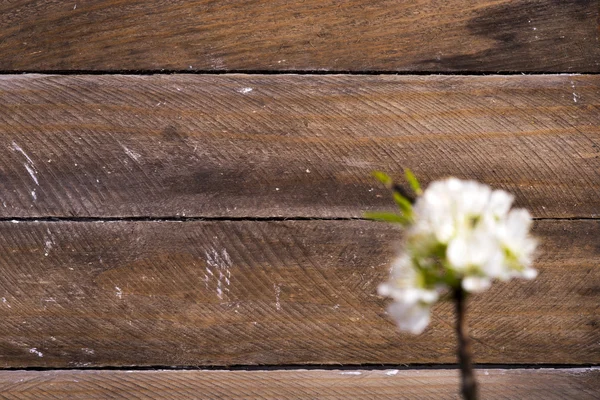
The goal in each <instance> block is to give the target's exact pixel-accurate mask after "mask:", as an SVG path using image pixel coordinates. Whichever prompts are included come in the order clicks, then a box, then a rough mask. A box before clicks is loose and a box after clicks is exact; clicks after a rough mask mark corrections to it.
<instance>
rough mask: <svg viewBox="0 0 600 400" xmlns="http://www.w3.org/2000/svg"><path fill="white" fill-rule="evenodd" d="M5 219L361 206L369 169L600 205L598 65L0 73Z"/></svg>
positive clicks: (378, 200) (552, 208)
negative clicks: (417, 70)
mask: <svg viewBox="0 0 600 400" xmlns="http://www.w3.org/2000/svg"><path fill="white" fill-rule="evenodd" d="M0 98H1V101H0V181H1V182H2V191H1V192H0V200H2V203H1V204H0V217H5V218H6V217H44V216H67V217H71V216H73V217H121V216H149V217H163V216H200V217H223V216H226V217H273V216H283V217H361V216H362V214H363V212H364V211H366V210H374V209H391V207H392V204H393V202H392V201H391V200H390V196H389V193H388V192H387V191H386V190H385V189H384V188H382V187H381V185H378V183H377V182H376V181H375V180H374V179H373V178H372V177H371V176H370V173H371V172H372V171H373V170H377V169H379V170H384V171H388V172H390V173H392V174H395V175H396V176H399V175H400V171H401V170H402V167H410V168H412V169H413V170H414V171H415V173H416V174H417V176H419V177H420V178H422V179H423V181H424V182H429V181H431V180H433V179H438V178H442V177H445V176H448V175H455V176H458V177H461V178H473V179H477V180H479V181H483V182H486V183H488V184H490V185H492V186H493V187H496V188H503V189H506V190H509V191H510V192H512V193H514V194H515V195H516V199H517V204H518V205H520V206H525V207H527V208H528V209H529V210H531V211H532V213H533V214H534V216H536V217H547V218H554V217H561V218H564V217H586V218H589V217H597V216H598V215H600V202H599V201H598V198H599V197H600V172H599V171H600V112H599V111H600V76H598V75H583V76H568V75H553V76H469V77H465V76H292V75H284V76H282V75H275V76H274V75H210V76H206V75H204V76H192V75H160V76H44V75H22V76H1V77H0Z"/></svg>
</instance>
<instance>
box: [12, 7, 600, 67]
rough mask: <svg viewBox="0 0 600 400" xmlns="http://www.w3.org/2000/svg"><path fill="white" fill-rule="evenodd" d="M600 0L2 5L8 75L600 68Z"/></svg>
mask: <svg viewBox="0 0 600 400" xmlns="http://www.w3.org/2000/svg"><path fill="white" fill-rule="evenodd" d="M597 21H598V2H597V1H594V0H583V1H582V0H543V1H535V2H532V1H523V0H521V1H509V0H498V1H481V0H448V1H444V2H431V1H430V0H418V1H412V2H400V1H394V0H384V1H377V2H373V1H368V0H353V1H344V2H340V1H330V2H323V1H321V0H306V1H302V2H298V1H292V0H257V1H252V2H240V1H219V2H215V1H207V0H194V1H187V0H186V1H183V0H170V1H165V0H158V1H142V0H128V1H116V0H93V1H84V2H81V1H73V2H57V1H50V0H45V1H39V0H36V1H31V0H20V1H9V2H6V1H5V2H2V3H1V4H0V54H2V57H1V58H0V70H19V71H43V70H113V71H114V70H117V71H119V70H161V69H168V70H179V71H181V70H191V71H196V70H230V71H231V70H292V71H293V70H305V71H306V70H336V71H366V70H369V71H382V70H385V71H424V70H426V71H464V70H467V71H490V72H496V71H546V72H549V71H554V72H559V71H561V72H567V71H573V72H597V71H600V46H598V22H597Z"/></svg>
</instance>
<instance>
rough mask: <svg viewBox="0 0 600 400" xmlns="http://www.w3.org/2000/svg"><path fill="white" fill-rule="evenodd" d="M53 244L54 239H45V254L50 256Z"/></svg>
mask: <svg viewBox="0 0 600 400" xmlns="http://www.w3.org/2000/svg"><path fill="white" fill-rule="evenodd" d="M52 246H54V242H53V241H52V239H46V240H45V241H44V256H46V257H48V255H49V254H50V250H52Z"/></svg>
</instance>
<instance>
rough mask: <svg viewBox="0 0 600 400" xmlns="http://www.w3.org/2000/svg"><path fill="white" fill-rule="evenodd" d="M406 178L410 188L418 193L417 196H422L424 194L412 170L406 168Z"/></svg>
mask: <svg viewBox="0 0 600 400" xmlns="http://www.w3.org/2000/svg"><path fill="white" fill-rule="evenodd" d="M404 176H405V177H406V180H407V181H408V184H409V185H410V187H411V188H412V190H413V191H414V192H415V193H416V195H417V196H420V195H421V194H423V191H422V190H421V184H420V183H419V180H418V179H417V177H416V176H415V174H413V172H412V171H411V170H410V169H408V168H404Z"/></svg>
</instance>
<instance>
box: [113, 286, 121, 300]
mask: <svg viewBox="0 0 600 400" xmlns="http://www.w3.org/2000/svg"><path fill="white" fill-rule="evenodd" d="M115 290H116V291H117V297H118V298H120V299H122V298H123V291H122V290H121V288H120V287H118V286H115Z"/></svg>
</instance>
